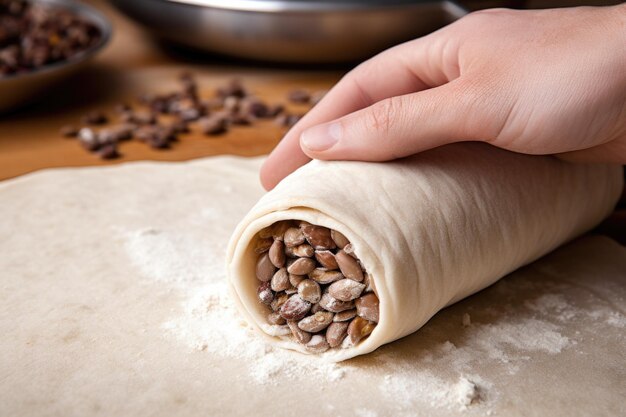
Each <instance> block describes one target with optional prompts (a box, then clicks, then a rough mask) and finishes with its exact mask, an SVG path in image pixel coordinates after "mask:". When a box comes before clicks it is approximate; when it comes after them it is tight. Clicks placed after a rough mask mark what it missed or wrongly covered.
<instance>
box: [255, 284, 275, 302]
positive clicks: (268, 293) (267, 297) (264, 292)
mask: <svg viewBox="0 0 626 417" xmlns="http://www.w3.org/2000/svg"><path fill="white" fill-rule="evenodd" d="M256 293H257V295H258V296H259V300H260V301H261V302H262V303H263V304H271V302H272V301H273V300H274V293H273V292H272V290H271V289H270V283H269V282H263V283H261V285H259V288H257V290H256Z"/></svg>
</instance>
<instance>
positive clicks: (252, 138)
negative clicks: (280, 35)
mask: <svg viewBox="0 0 626 417" xmlns="http://www.w3.org/2000/svg"><path fill="white" fill-rule="evenodd" d="M89 2H91V3H94V5H95V6H97V7H98V8H99V9H100V10H102V11H103V12H104V13H105V14H106V15H107V16H108V17H109V18H110V19H111V21H112V23H113V26H114V35H113V38H112V40H111V42H110V43H109V45H108V47H107V48H106V49H105V51H103V53H102V54H100V55H99V56H98V57H97V58H96V59H95V60H94V61H93V63H92V64H91V65H90V66H89V67H88V68H87V69H86V70H85V71H83V72H81V73H80V74H79V75H78V76H76V77H74V78H73V79H71V80H69V81H68V82H67V83H65V84H63V85H60V86H59V88H57V89H55V90H54V91H52V92H50V93H48V94H46V97H44V98H43V99H42V100H41V101H40V102H39V103H36V104H35V105H33V106H30V107H28V108H26V109H24V110H22V111H19V112H17V113H13V114H10V115H3V116H0V180H2V179H7V178H12V177H15V176H18V175H21V174H25V173H28V172H32V171H35V170H38V169H42V168H49V167H64V166H87V165H105V164H118V163H122V162H126V161H134V160H145V159H150V160H163V161H181V160H187V159H193V158H199V157H203V156H210V155H218V154H235V155H243V156H252V155H261V154H266V153H268V152H269V151H270V150H271V149H272V148H273V147H274V146H275V145H276V143H277V142H278V141H279V140H280V138H281V137H282V135H283V133H284V129H283V128H280V127H278V126H276V125H274V124H273V123H272V122H271V121H263V122H260V123H257V124H255V125H254V126H253V127H237V128H234V129H233V130H231V131H230V132H228V133H227V134H225V135H223V136H219V137H216V138H208V137H206V136H204V135H203V134H201V133H200V132H199V131H197V130H193V131H192V132H191V133H190V134H187V135H183V136H182V137H181V140H180V141H179V142H178V143H176V144H175V145H174V147H173V149H169V150H156V149H152V148H150V147H148V146H146V145H145V144H143V143H139V142H136V141H132V142H127V143H123V144H122V146H121V148H120V151H121V153H122V154H123V155H122V157H121V158H119V159H116V160H110V161H103V160H101V159H99V158H98V157H97V156H95V155H93V154H90V153H87V152H86V151H85V150H84V149H82V147H81V146H80V145H79V144H78V142H77V141H76V140H71V139H64V138H62V137H61V135H60V134H59V128H60V127H61V126H64V125H66V124H79V122H80V118H81V116H82V115H84V114H85V113H86V112H87V111H89V110H103V111H105V112H107V113H108V114H111V115H112V114H114V113H113V111H112V110H113V107H114V106H115V104H117V103H120V102H136V97H137V96H138V95H139V94H141V93H142V92H160V91H163V92H166V91H168V90H171V89H173V88H175V85H176V78H177V76H178V74H180V73H181V72H182V71H185V70H191V71H192V72H194V73H195V74H196V75H197V77H198V80H199V84H200V87H201V94H204V95H208V94H210V93H211V92H212V90H213V89H214V88H215V87H216V86H218V85H220V84H223V83H224V82H225V81H227V80H229V79H231V78H232V77H239V78H241V79H242V80H243V81H244V83H245V84H246V85H247V86H248V87H249V88H250V89H251V90H252V91H253V92H254V93H255V94H257V95H259V96H260V97H262V98H263V99H265V100H267V101H268V102H271V103H284V104H286V94H287V92H288V91H289V90H291V89H292V88H295V87H300V88H305V89H308V90H311V91H315V90H325V89H328V88H330V87H331V86H332V85H333V84H334V83H335V82H336V81H337V80H338V79H339V78H340V77H341V75H342V74H343V73H345V72H346V70H347V68H336V69H328V70H319V69H313V70H311V69H308V68H297V69H294V68H293V67H292V68H287V67H281V66H271V65H261V64H249V63H241V62H236V61H229V60H225V59H224V58H223V57H206V56H193V55H184V56H183V55H181V54H179V53H176V52H174V51H171V50H167V49H164V48H161V47H160V46H158V45H156V44H155V43H154V41H153V40H152V39H151V38H149V37H148V35H147V34H146V33H145V32H143V31H142V30H141V29H140V28H139V27H138V26H137V25H136V24H134V23H133V22H131V21H130V20H128V19H127V18H126V17H124V16H122V15H121V14H120V13H119V12H117V11H116V10H114V9H113V8H112V7H111V6H109V4H108V3H106V2H105V1H103V0H89ZM577 3H580V2H579V1H577V0H534V1H529V2H526V4H527V6H529V7H553V6H565V5H576V4H577ZM586 3H587V4H589V2H588V1H587V2H586ZM591 3H592V4H611V3H616V1H613V0H608V1H607V0H592V1H591ZM465 4H468V3H467V2H466V3H465ZM496 5H502V2H497V1H494V0H478V1H473V2H469V8H470V9H477V8H485V7H492V6H496ZM289 109H290V110H292V111H294V112H300V113H301V112H304V111H306V110H307V107H306V106H293V105H291V106H290V108H289ZM623 200H625V201H623V203H622V207H623V206H626V198H625V199H623ZM599 230H601V232H602V233H606V234H609V235H612V236H613V237H617V238H618V240H621V241H622V242H623V243H626V213H625V212H624V211H621V212H616V214H615V216H613V218H612V219H611V220H609V221H608V222H606V223H605V224H604V225H603V226H602V228H601V229H599Z"/></svg>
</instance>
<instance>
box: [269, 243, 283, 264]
mask: <svg viewBox="0 0 626 417" xmlns="http://www.w3.org/2000/svg"><path fill="white" fill-rule="evenodd" d="M284 247H285V245H284V244H283V242H282V241H280V240H278V239H276V240H274V243H272V246H271V247H270V251H269V257H270V261H271V262H272V264H273V265H274V266H275V267H276V268H282V267H283V265H285V252H284V251H283V248H284Z"/></svg>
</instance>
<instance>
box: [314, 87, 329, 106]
mask: <svg viewBox="0 0 626 417" xmlns="http://www.w3.org/2000/svg"><path fill="white" fill-rule="evenodd" d="M326 93H328V91H327V90H319V91H315V92H313V93H312V94H311V100H310V103H309V104H311V106H315V105H316V104H317V103H319V102H320V101H322V99H323V98H324V96H325V95H326Z"/></svg>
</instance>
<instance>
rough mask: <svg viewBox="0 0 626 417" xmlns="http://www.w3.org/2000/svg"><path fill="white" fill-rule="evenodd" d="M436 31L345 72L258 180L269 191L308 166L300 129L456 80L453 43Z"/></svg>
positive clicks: (272, 157) (282, 144) (270, 159)
mask: <svg viewBox="0 0 626 417" xmlns="http://www.w3.org/2000/svg"><path fill="white" fill-rule="evenodd" d="M450 42H451V41H448V40H446V39H445V38H444V37H443V36H440V35H439V34H438V32H435V33H434V34H431V35H429V36H426V37H424V38H420V39H417V40H414V41H410V42H407V43H405V44H402V45H398V46H396V47H394V48H391V49H389V50H387V51H385V52H382V53H380V54H379V55H377V56H375V57H374V58H372V59H370V60H368V61H366V62H364V63H363V64H361V65H359V66H358V67H357V68H355V69H354V70H352V71H351V72H349V73H348V74H347V75H346V76H344V77H343V79H341V80H340V81H339V83H337V85H336V86H335V87H333V89H331V90H330V91H329V93H328V94H327V95H326V96H325V97H324V98H323V99H322V101H320V103H318V104H317V106H315V108H313V109H312V110H311V111H310V112H309V113H308V114H307V115H306V116H305V117H304V118H302V120H301V121H300V122H299V123H297V124H296V125H295V126H294V127H293V128H292V129H291V130H290V131H289V132H288V133H287V134H286V135H285V137H284V138H283V140H282V141H281V142H280V143H279V144H278V146H277V147H276V149H275V150H274V151H273V152H272V153H271V154H270V156H269V157H268V159H267V160H266V161H265V163H264V165H263V167H262V168H261V182H262V184H263V186H264V187H265V188H266V189H271V188H273V187H274V186H275V185H276V184H277V183H278V182H279V181H280V180H281V179H282V178H284V177H285V176H286V175H288V174H289V173H291V172H293V171H294V170H295V169H297V168H298V167H300V166H302V165H304V164H305V163H306V162H308V160H309V158H308V157H307V156H306V155H305V154H304V153H303V152H302V150H301V149H300V144H299V142H300V136H301V134H302V132H303V131H305V130H306V129H308V128H310V127H311V126H315V125H318V124H321V123H326V122H329V121H331V120H334V119H337V118H340V117H342V116H345V115H347V114H350V113H352V112H354V111H357V110H360V109H364V108H366V107H368V106H370V105H372V104H374V103H376V102H378V101H380V100H384V99H387V98H389V97H394V96H400V95H405V94H409V93H412V92H415V91H421V90H424V89H427V88H431V87H436V86H438V85H441V84H444V83H446V82H448V81H449V80H451V79H454V78H456V77H458V75H459V74H458V63H457V62H456V48H457V46H456V45H452V44H450Z"/></svg>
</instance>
